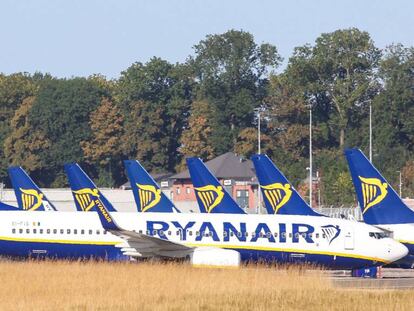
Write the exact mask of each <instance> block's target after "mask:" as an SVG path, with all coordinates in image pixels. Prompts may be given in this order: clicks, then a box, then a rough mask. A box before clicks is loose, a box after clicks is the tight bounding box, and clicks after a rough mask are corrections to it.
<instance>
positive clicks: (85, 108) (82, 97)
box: [29, 78, 108, 187]
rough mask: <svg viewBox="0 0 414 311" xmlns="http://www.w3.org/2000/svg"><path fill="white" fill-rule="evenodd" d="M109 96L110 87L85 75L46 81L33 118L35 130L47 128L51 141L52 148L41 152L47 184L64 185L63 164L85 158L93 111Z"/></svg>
mask: <svg viewBox="0 0 414 311" xmlns="http://www.w3.org/2000/svg"><path fill="white" fill-rule="evenodd" d="M107 95H108V94H107V90H105V89H102V88H100V87H99V86H98V85H97V84H96V83H94V82H91V81H89V80H87V79H85V78H74V79H70V80H65V79H51V80H49V81H45V82H44V83H42V85H41V87H40V89H39V91H38V95H37V97H36V100H35V102H34V103H33V106H32V109H31V111H30V113H29V121H30V124H31V125H32V127H33V128H34V130H35V131H43V132H44V134H45V135H46V137H47V138H48V140H49V141H50V147H49V148H48V149H47V150H42V152H41V153H40V157H41V158H42V160H43V161H44V163H45V166H44V168H43V169H42V172H41V173H42V177H43V180H44V181H45V183H46V184H48V185H53V186H60V187H61V186H64V185H65V184H66V177H65V174H64V172H63V170H62V166H63V164H64V163H67V162H75V161H76V162H82V161H83V160H84V157H83V151H82V148H81V146H80V142H81V141H87V140H89V139H92V131H91V128H90V126H89V120H90V113H91V112H92V111H94V110H96V108H97V107H98V105H99V104H100V102H101V98H102V97H104V96H107Z"/></svg>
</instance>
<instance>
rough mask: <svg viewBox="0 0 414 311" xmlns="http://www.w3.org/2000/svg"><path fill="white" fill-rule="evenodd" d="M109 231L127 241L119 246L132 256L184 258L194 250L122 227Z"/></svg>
mask: <svg viewBox="0 0 414 311" xmlns="http://www.w3.org/2000/svg"><path fill="white" fill-rule="evenodd" d="M108 231H109V232H111V233H112V234H114V235H116V236H118V237H120V238H121V239H123V240H124V241H125V243H120V244H119V245H117V247H119V248H121V251H122V253H123V254H124V255H127V256H131V257H153V256H161V257H175V258H182V257H186V256H188V255H190V254H191V253H192V252H193V251H194V248H192V247H188V246H185V245H183V244H180V243H175V242H171V241H168V240H164V239H161V238H158V237H153V236H149V235H146V234H142V233H137V232H135V231H130V230H125V229H121V228H119V230H114V229H111V230H108Z"/></svg>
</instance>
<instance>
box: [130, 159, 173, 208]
mask: <svg viewBox="0 0 414 311" xmlns="http://www.w3.org/2000/svg"><path fill="white" fill-rule="evenodd" d="M124 164H125V167H126V170H127V174H128V179H129V181H130V183H131V188H132V192H133V193H134V199H135V203H136V205H137V209H138V212H154V213H174V212H177V211H178V210H177V208H176V207H175V206H174V204H173V203H172V202H171V201H170V200H169V199H168V198H167V196H166V195H165V194H164V193H163V192H162V191H161V189H160V187H159V186H158V184H157V183H156V182H155V180H154V179H153V178H152V177H151V176H150V175H149V174H148V172H147V171H146V170H145V169H144V168H143V167H142V165H141V164H140V163H139V162H138V161H136V160H125V161H124Z"/></svg>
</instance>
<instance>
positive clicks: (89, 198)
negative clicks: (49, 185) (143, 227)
mask: <svg viewBox="0 0 414 311" xmlns="http://www.w3.org/2000/svg"><path fill="white" fill-rule="evenodd" d="M65 171H66V174H67V176H68V179H69V185H70V188H71V190H72V195H73V198H74V200H75V204H76V209H77V210H78V211H85V212H87V211H94V210H96V209H97V207H96V204H95V199H96V198H99V200H100V201H101V202H102V203H103V204H104V205H105V207H106V208H107V209H108V211H110V212H115V211H116V210H115V208H114V207H113V206H112V204H111V203H110V202H109V201H108V200H107V199H106V198H105V196H104V195H103V194H102V193H101V191H99V189H98V188H97V187H96V185H95V184H94V182H93V181H92V180H91V179H90V178H89V176H88V175H87V174H86V173H85V172H84V171H83V170H82V168H81V167H80V166H79V165H78V164H77V163H68V164H65Z"/></svg>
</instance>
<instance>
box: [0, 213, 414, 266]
mask: <svg viewBox="0 0 414 311" xmlns="http://www.w3.org/2000/svg"><path fill="white" fill-rule="evenodd" d="M111 215H112V216H113V217H114V219H115V221H116V222H117V224H118V225H119V226H121V227H122V228H123V229H126V230H131V231H136V232H138V233H142V234H145V235H151V236H155V237H160V238H163V239H168V240H170V241H174V242H177V243H181V244H184V245H187V246H190V247H203V246H208V247H218V248H226V249H233V250H237V251H239V252H240V254H241V258H242V259H243V260H276V261H281V262H290V261H299V262H312V263H315V264H321V265H326V266H329V267H338V268H339V267H342V268H356V267H364V266H372V265H381V264H384V263H390V262H393V261H395V260H398V259H399V258H401V257H403V256H405V255H406V254H407V249H406V247H404V246H403V245H401V244H400V243H398V242H396V241H394V240H393V239H390V238H377V237H373V236H372V234H371V235H370V232H371V233H372V232H381V230H380V229H378V228H375V227H373V226H369V225H366V224H364V223H358V222H355V221H349V220H344V219H335V218H328V217H317V216H291V215H235V214H184V213H181V214H177V213H120V212H118V213H111ZM119 244H121V245H122V244H125V241H124V240H122V239H121V238H119V237H117V236H115V235H113V234H111V233H109V232H106V231H105V230H103V229H102V226H101V223H100V221H99V217H98V215H97V213H95V212H14V211H3V212H2V213H1V218H0V254H1V255H6V256H28V255H32V256H33V255H36V254H42V255H47V256H52V257H61V258H79V257H106V258H108V259H116V258H122V257H123V256H122V253H120V251H119ZM116 245H118V247H115V246H116ZM167 256H168V255H167Z"/></svg>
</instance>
